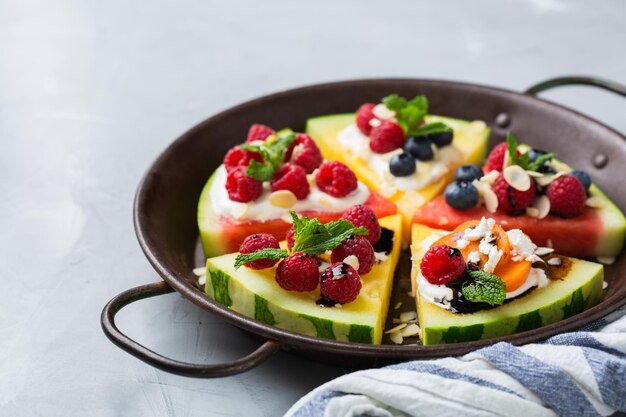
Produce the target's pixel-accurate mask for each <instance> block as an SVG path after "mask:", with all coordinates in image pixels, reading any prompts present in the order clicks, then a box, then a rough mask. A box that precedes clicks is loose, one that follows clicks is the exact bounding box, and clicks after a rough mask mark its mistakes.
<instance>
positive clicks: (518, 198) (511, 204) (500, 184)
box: [491, 175, 537, 213]
mask: <svg viewBox="0 0 626 417" xmlns="http://www.w3.org/2000/svg"><path fill="white" fill-rule="evenodd" d="M491 189H492V190H493V192H494V193H495V194H496V197H498V210H502V211H506V212H507V213H510V212H515V211H521V210H525V209H526V207H528V206H530V205H531V204H532V203H533V201H534V200H535V197H536V196H537V188H536V187H535V181H532V180H531V181H530V188H529V189H528V190H526V191H519V190H516V189H515V188H513V187H511V186H510V185H509V183H508V182H506V180H505V179H504V176H503V175H500V176H499V177H498V179H497V180H496V181H495V182H494V183H493V185H492V186H491Z"/></svg>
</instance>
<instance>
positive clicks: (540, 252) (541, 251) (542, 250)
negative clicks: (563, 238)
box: [535, 247, 554, 256]
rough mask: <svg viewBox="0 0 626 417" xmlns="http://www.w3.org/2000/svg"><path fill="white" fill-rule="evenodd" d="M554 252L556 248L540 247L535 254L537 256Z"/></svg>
mask: <svg viewBox="0 0 626 417" xmlns="http://www.w3.org/2000/svg"><path fill="white" fill-rule="evenodd" d="M552 252H554V249H552V248H546V247H538V248H537V249H535V255H537V256H544V255H547V254H549V253H552Z"/></svg>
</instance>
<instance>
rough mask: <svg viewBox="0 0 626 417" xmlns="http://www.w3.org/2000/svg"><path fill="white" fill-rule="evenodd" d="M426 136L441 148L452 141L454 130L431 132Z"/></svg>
mask: <svg viewBox="0 0 626 417" xmlns="http://www.w3.org/2000/svg"><path fill="white" fill-rule="evenodd" d="M425 137H426V138H428V139H430V140H431V141H432V142H433V143H434V144H435V145H436V146H437V147H438V148H443V147H444V146H448V145H449V144H451V143H452V139H453V138H454V132H452V131H449V132H441V133H432V134H430V135H426V136H425Z"/></svg>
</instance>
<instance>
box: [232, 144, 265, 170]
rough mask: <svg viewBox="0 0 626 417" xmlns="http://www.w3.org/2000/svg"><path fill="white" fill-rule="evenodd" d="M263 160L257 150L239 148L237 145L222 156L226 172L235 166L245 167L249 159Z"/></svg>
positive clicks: (248, 163)
mask: <svg viewBox="0 0 626 417" xmlns="http://www.w3.org/2000/svg"><path fill="white" fill-rule="evenodd" d="M252 160H255V161H257V162H263V155H261V154H260V153H257V152H251V151H248V150H245V149H241V148H240V147H239V146H235V147H234V148H231V149H230V150H229V151H228V152H226V155H225V156H224V167H225V168H226V172H230V171H232V170H233V169H234V168H236V167H239V166H241V167H247V166H248V165H250V161H252Z"/></svg>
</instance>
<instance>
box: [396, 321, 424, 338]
mask: <svg viewBox="0 0 626 417" xmlns="http://www.w3.org/2000/svg"><path fill="white" fill-rule="evenodd" d="M419 332H420V327H419V326H418V325H417V324H415V323H411V324H409V325H408V326H406V327H405V328H404V329H402V330H401V331H400V334H401V335H402V337H411V336H415V335H416V334H419Z"/></svg>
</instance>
